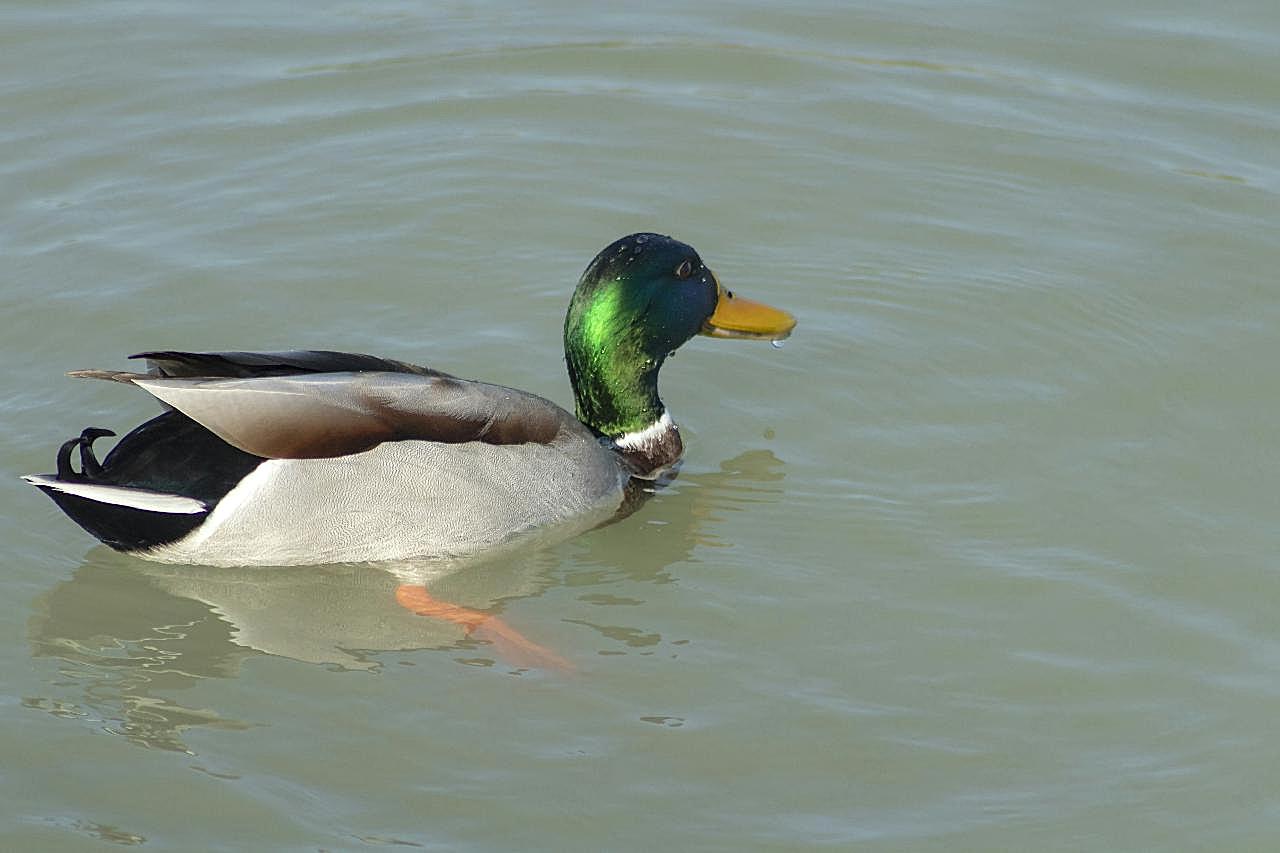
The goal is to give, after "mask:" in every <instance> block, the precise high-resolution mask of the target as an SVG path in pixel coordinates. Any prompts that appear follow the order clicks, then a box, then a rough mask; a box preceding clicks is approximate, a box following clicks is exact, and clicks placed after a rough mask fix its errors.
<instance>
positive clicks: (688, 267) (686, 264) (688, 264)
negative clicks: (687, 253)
mask: <svg viewBox="0 0 1280 853" xmlns="http://www.w3.org/2000/svg"><path fill="white" fill-rule="evenodd" d="M691 275H693V261H691V260H689V259H688V258H685V259H684V260H683V261H681V262H680V266H678V267H676V278H688V277H689V276H691Z"/></svg>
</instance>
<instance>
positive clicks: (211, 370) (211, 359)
mask: <svg viewBox="0 0 1280 853" xmlns="http://www.w3.org/2000/svg"><path fill="white" fill-rule="evenodd" d="M129 358H145V359H146V360H147V367H148V368H150V371H151V374H152V375H153V376H164V377H196V376H200V377H215V376H222V377H232V378H240V379H246V378H250V377H256V376H297V375H299V374H304V373H345V372H351V373H367V372H370V371H379V372H386V373H412V374H416V375H418V376H445V377H447V376H448V375H449V374H447V373H441V372H440V371H438V370H432V369H431V368H429V367H420V366H418V365H416V364H409V363H408V362H404V361H396V360H394V359H390V358H379V357H378V356H376V355H363V354H361V353H352V352H335V351H333V350H289V351H286V352H236V351H231V352H181V351H178V350H154V351H151V352H140V353H136V354H134V355H131V356H129Z"/></svg>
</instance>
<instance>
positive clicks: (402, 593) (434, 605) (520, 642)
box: [396, 584, 577, 673]
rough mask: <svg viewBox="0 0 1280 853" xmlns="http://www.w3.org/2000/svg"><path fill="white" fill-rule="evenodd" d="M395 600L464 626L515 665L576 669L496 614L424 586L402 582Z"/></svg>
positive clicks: (401, 604) (410, 608) (564, 669)
mask: <svg viewBox="0 0 1280 853" xmlns="http://www.w3.org/2000/svg"><path fill="white" fill-rule="evenodd" d="M396 602H397V603H398V604H399V605H400V606H401V607H403V608H404V609H405V610H408V611H409V612H411V613H416V614H417V615H419V616H429V617H431V618H433V619H443V620H445V621H446V622H452V623H453V624H455V625H459V626H461V627H462V628H463V629H464V630H465V631H466V633H467V636H469V637H474V638H476V639H479V640H483V641H485V642H487V643H489V644H490V645H492V646H493V648H494V651H495V652H497V654H498V656H499V657H501V658H502V659H503V660H504V661H506V662H507V663H509V664H512V665H514V666H518V667H521V668H528V669H546V670H553V671H555V672H560V673H571V672H575V671H576V670H577V668H576V667H575V666H574V665H573V664H572V663H570V662H569V661H568V660H566V659H564V658H563V657H561V656H560V655H558V654H556V653H555V652H553V651H551V649H548V648H547V647H545V646H541V645H539V644H537V643H535V642H534V641H533V640H530V639H529V638H528V637H526V636H524V635H523V634H521V633H520V632H519V631H517V630H516V629H515V628H512V627H511V626H510V625H508V624H507V623H506V622H504V621H502V620H501V619H499V618H498V617H497V616H494V615H492V614H490V613H485V612H484V611H483V610H474V609H472V608H470V607H463V606H461V605H459V604H451V603H450V602H447V601H440V600H439V599H436V598H432V596H431V593H429V592H427V588H426V587H424V586H410V585H407V584H402V585H400V586H398V587H396Z"/></svg>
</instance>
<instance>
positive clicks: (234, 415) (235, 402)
mask: <svg viewBox="0 0 1280 853" xmlns="http://www.w3.org/2000/svg"><path fill="white" fill-rule="evenodd" d="M134 383H135V384H137V385H139V386H141V387H142V388H144V389H146V390H147V391H148V392H150V393H151V394H153V395H154V396H156V397H157V398H159V399H160V400H161V401H163V402H164V403H166V404H168V405H170V406H173V407H174V408H175V409H178V410H179V411H181V412H182V413H183V414H185V415H187V416H188V417H190V418H191V419H192V420H194V421H196V422H197V423H199V424H201V425H202V426H204V427H206V428H207V429H209V430H210V431H211V432H213V433H214V434H215V435H217V436H218V437H220V438H221V439H223V440H224V441H226V442H227V443H228V444H230V445H232V446H234V447H237V448H239V449H241V450H243V451H245V452H247V453H252V454H254V455H256V456H264V457H267V458H275V459H314V458H322V457H332V456H345V455H348V454H352V453H359V452H361V451H364V450H368V449H370V448H372V447H374V446H376V445H378V444H381V443H382V442H384V441H405V440H420V441H439V442H445V443H450V444H453V443H462V442H469V441H481V442H485V443H487V444H524V443H527V442H537V443H542V444H546V443H550V442H551V441H553V440H555V439H556V438H557V437H558V436H561V435H564V434H566V433H573V434H575V435H576V436H577V437H578V438H586V439H591V438H592V436H591V433H590V431H589V430H587V428H586V427H584V426H583V425H582V424H580V423H579V422H578V421H577V419H575V418H574V417H573V416H572V415H570V414H569V413H568V412H566V411H565V410H564V409H562V408H560V407H559V406H557V405H555V404H554V403H552V402H551V401H549V400H545V399H543V398H542V397H538V396H536V395H533V394H529V393H527V392H524V391H517V390H515V389H513V388H505V387H503V386H500V385H489V384H486V383H483V382H470V381H466V380H461V379H455V378H453V377H450V376H444V375H440V374H434V373H433V374H414V373H406V372H369V373H352V372H342V373H316V374H310V375H307V374H303V375H296V374H295V375H291V376H268V377H254V378H169V377H163V378H145V379H143V378H140V379H135V380H134Z"/></svg>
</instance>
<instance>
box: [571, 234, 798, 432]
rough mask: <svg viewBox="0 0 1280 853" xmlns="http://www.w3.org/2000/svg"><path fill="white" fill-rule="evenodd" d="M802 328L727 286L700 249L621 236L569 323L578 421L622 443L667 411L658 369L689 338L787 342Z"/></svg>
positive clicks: (657, 237)
mask: <svg viewBox="0 0 1280 853" xmlns="http://www.w3.org/2000/svg"><path fill="white" fill-rule="evenodd" d="M795 324H796V321H795V319H794V318H793V317H792V316H791V315H790V314H787V313H786V312H785V311H779V310H778V309H776V308H770V307H769V306H767V305H762V304H760V303H758V302H752V301H750V300H748V299H743V298H741V297H737V296H735V295H734V294H733V292H732V291H730V290H726V289H725V288H724V287H723V286H722V285H721V284H720V282H719V280H718V279H717V278H716V276H715V273H713V272H712V271H711V270H710V269H708V268H707V267H706V266H705V265H704V264H703V263H702V259H701V258H700V257H698V253H697V252H695V251H694V250H693V247H692V246H689V245H687V244H685V243H681V242H680V241H679V240H674V239H672V238H671V237H664V236H662V235H661V234H632V235H630V236H627V237H623V238H622V239H620V240H616V241H614V242H613V243H611V244H610V245H608V246H606V247H605V248H604V250H603V251H602V252H600V254H598V255H596V257H595V260H593V261H592V262H591V264H590V265H589V266H588V267H587V269H586V271H585V272H584V273H583V274H582V279H581V280H580V281H579V282H578V288H577V290H575V291H574V293H573V301H571V302H570V303H569V313H568V315H567V316H566V317H565V323H564V351H565V357H566V359H567V361H568V364H569V380H570V382H572V383H573V392H574V397H575V398H576V400H577V407H578V411H577V415H578V419H579V420H580V421H582V422H583V423H584V424H586V425H587V426H589V427H591V428H592V429H593V430H595V431H596V432H597V433H599V434H601V435H607V436H611V437H615V438H616V437H618V436H621V435H625V434H628V433H634V432H637V431H639V430H643V429H645V428H646V427H649V426H651V425H652V424H653V423H655V422H656V421H657V420H658V419H659V418H660V417H661V416H662V413H663V406H662V401H661V400H659V399H658V370H659V368H661V367H662V363H663V361H664V360H665V359H666V358H667V356H668V355H670V354H671V353H672V352H674V351H675V349H676V348H677V347H679V346H680V345H681V344H683V343H684V342H685V341H687V340H689V339H690V338H692V337H693V336H694V335H696V334H704V335H710V336H712V337H719V338H756V339H761V340H781V339H782V338H785V337H786V336H787V335H789V334H791V330H792V329H793V328H794V327H795Z"/></svg>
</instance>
